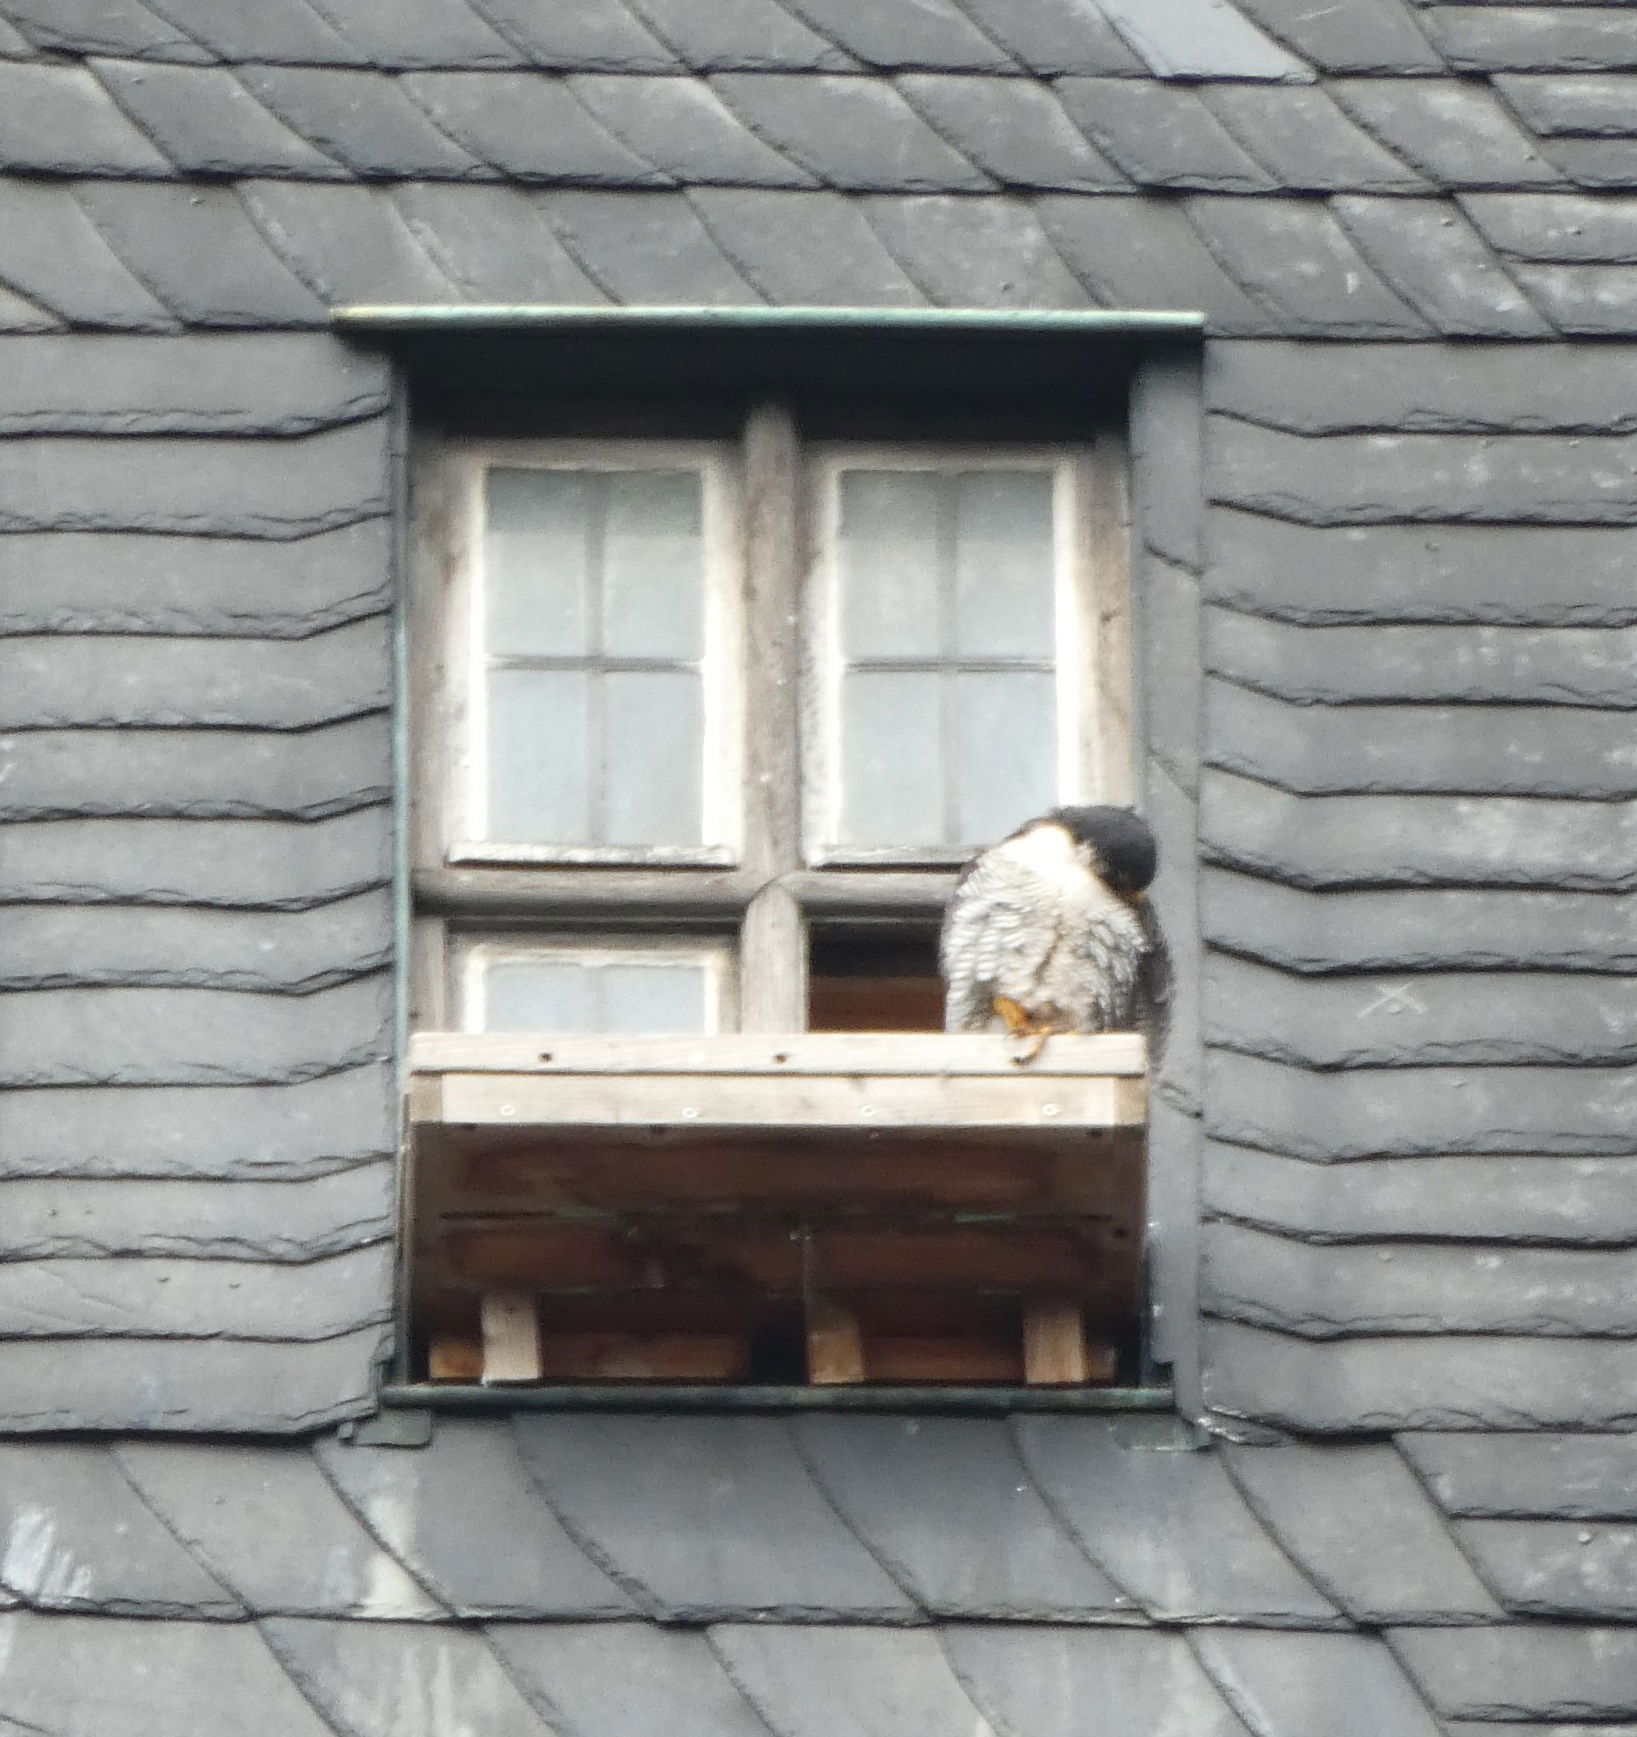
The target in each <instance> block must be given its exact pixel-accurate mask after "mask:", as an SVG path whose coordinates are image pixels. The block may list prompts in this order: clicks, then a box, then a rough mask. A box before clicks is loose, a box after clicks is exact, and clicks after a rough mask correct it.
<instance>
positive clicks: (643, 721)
mask: <svg viewBox="0 0 1637 1737" xmlns="http://www.w3.org/2000/svg"><path fill="white" fill-rule="evenodd" d="M600 679H601V681H602V704H603V732H604V759H603V777H604V780H605V782H604V789H603V806H604V814H605V821H604V826H603V833H602V839H601V841H600V842H602V843H606V844H698V843H699V842H700V840H701V838H702V837H703V834H704V821H703V815H702V812H701V800H700V787H701V776H702V761H703V758H704V726H703V721H702V718H701V708H700V693H699V677H698V675H697V674H694V673H691V672H681V671H673V670H653V671H643V672H642V673H640V674H610V675H605V676H603V677H601V678H600Z"/></svg>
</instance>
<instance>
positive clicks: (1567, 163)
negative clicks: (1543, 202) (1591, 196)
mask: <svg viewBox="0 0 1637 1737" xmlns="http://www.w3.org/2000/svg"><path fill="white" fill-rule="evenodd" d="M1540 148H1541V152H1542V154H1543V155H1544V156H1545V158H1546V160H1547V161H1548V162H1549V163H1551V164H1552V165H1553V166H1554V167H1555V168H1557V169H1559V170H1561V171H1562V173H1563V176H1564V178H1565V179H1566V180H1569V181H1572V182H1573V183H1574V184H1575V185H1576V186H1577V187H1590V188H1595V189H1599V190H1601V189H1605V188H1606V189H1607V190H1608V191H1609V192H1611V193H1627V192H1629V191H1630V190H1631V188H1632V186H1633V185H1634V184H1637V139H1543V140H1542V141H1541V147H1540Z"/></svg>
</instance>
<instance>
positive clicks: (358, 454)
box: [0, 421, 387, 538]
mask: <svg viewBox="0 0 1637 1737" xmlns="http://www.w3.org/2000/svg"><path fill="white" fill-rule="evenodd" d="M385 444H386V443H385V438H384V429H383V425H382V424H381V423H380V422H379V421H377V422H363V423H354V424H351V425H350V426H348V427H345V428H340V429H336V430H333V431H329V432H326V433H322V434H309V435H303V436H302V437H301V438H299V439H297V440H285V441H262V442H257V441H251V440H236V439H231V438H224V439H222V440H196V439H191V438H188V437H182V438H178V439H172V438H169V437H161V438H155V439H152V440H142V441H136V442H130V443H122V442H120V441H109V440H98V439H95V438H92V437H82V436H78V435H73V436H67V437H64V438H61V439H52V440H37V441H29V440H8V441H4V442H0V531H43V530H55V531H162V532H177V531H179V532H184V533H189V534H194V535H200V534H202V535H206V536H230V537H232V536H240V537H242V536H261V537H280V538H282V537H301V536H306V535H307V534H309V533H310V532H313V531H324V530H329V529H331V528H332V527H334V526H340V525H347V524H353V523H355V522H356V521H358V520H360V519H367V518H373V517H375V516H376V515H378V514H380V513H383V512H385V510H386V506H387V478H386V452H385Z"/></svg>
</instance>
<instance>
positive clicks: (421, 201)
mask: <svg viewBox="0 0 1637 1737" xmlns="http://www.w3.org/2000/svg"><path fill="white" fill-rule="evenodd" d="M392 198H393V203H394V204H395V205H396V206H397V209H398V213H399V215H400V216H401V217H402V218H403V220H404V222H405V223H406V224H407V225H408V227H409V230H410V232H411V233H412V234H413V235H414V237H415V239H416V240H417V241H418V242H419V243H420V245H421V246H422V247H423V248H424V249H425V250H426V252H427V254H428V255H429V256H430V257H431V259H432V261H433V263H434V264H435V265H436V266H437V268H438V270H439V271H440V272H442V273H443V275H444V276H445V277H446V278H448V279H449V281H450V283H451V284H453V285H455V286H456V288H457V289H458V290H459V291H460V292H461V293H462V294H463V295H464V296H466V297H468V298H469V299H470V300H472V301H475V302H489V303H497V302H513V303H534V304H536V305H539V304H549V303H557V302H569V303H574V304H576V305H581V306H583V305H585V304H587V303H593V302H600V301H605V300H607V297H606V296H605V295H604V293H603V291H602V290H601V289H599V288H598V286H597V285H596V284H595V283H594V282H593V281H592V279H591V278H589V277H587V276H586V274H585V272H584V271H583V270H581V268H580V267H579V266H578V265H576V264H575V262H574V259H573V256H572V255H571V254H570V253H569V252H568V250H567V249H566V248H565V247H564V246H563V244H562V242H561V241H559V240H558V239H557V237H556V235H555V234H554V233H553V231H552V229H551V227H550V225H549V223H548V222H547V219H546V216H545V214H544V212H543V211H542V210H541V209H540V207H539V204H538V202H537V201H536V199H535V198H534V197H533V196H532V195H530V194H529V193H527V192H525V191H524V190H523V189H521V188H517V187H491V186H461V187H452V186H450V185H449V184H448V183H446V182H438V181H408V182H405V183H403V184H402V185H401V186H398V187H396V188H394V189H393V194H392Z"/></svg>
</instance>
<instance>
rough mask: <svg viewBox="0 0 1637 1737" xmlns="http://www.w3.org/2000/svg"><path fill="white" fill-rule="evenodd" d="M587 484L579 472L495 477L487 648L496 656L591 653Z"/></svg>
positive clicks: (488, 548) (495, 473) (487, 557)
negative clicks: (588, 611)
mask: <svg viewBox="0 0 1637 1737" xmlns="http://www.w3.org/2000/svg"><path fill="white" fill-rule="evenodd" d="M587 481H588V479H587V478H586V476H585V475H583V474H582V473H579V472H575V471H562V470H491V471H490V472H489V473H488V477H487V498H488V507H487V515H486V530H485V534H484V540H483V576H484V587H485V589H484V618H485V622H486V631H485V634H484V644H485V646H486V647H487V649H488V650H489V651H490V652H491V653H493V654H495V655H496V656H519V655H534V656H537V657H539V656H545V657H575V656H578V655H580V654H582V653H584V652H585V651H587V650H588V649H589V648H588V646H587V643H586V626H587V596H588V589H589V581H590V564H589V546H588V536H587V532H588V528H589V526H588V514H589V511H590V507H591V503H590V501H589V500H588V498H587Z"/></svg>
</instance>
